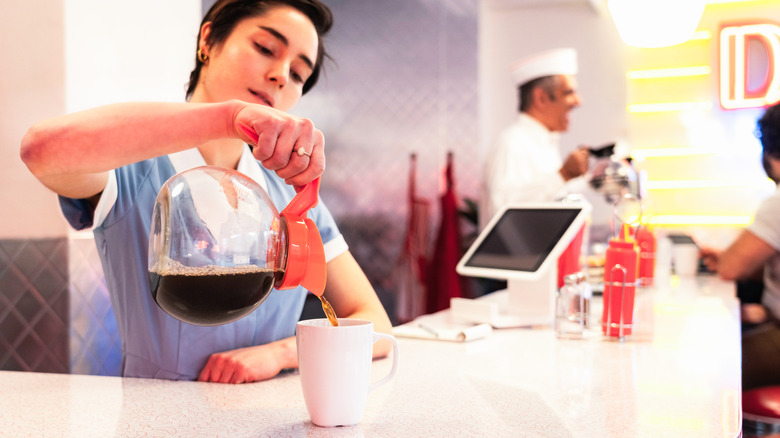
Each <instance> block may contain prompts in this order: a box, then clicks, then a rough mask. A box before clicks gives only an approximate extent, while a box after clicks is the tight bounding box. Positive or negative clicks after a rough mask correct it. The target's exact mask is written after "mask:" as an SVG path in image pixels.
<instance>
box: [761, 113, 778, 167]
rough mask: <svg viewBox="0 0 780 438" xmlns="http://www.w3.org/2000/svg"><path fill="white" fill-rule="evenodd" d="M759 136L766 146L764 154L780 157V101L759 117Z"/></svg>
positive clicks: (764, 146) (762, 143)
mask: <svg viewBox="0 0 780 438" xmlns="http://www.w3.org/2000/svg"><path fill="white" fill-rule="evenodd" d="M757 136H758V138H759V139H760V140H761V145H762V146H763V148H764V154H766V155H769V156H770V157H772V158H780V103H778V104H775V105H772V106H770V107H769V108H767V110H766V111H765V112H764V115H763V116H761V118H760V119H758V132H757Z"/></svg>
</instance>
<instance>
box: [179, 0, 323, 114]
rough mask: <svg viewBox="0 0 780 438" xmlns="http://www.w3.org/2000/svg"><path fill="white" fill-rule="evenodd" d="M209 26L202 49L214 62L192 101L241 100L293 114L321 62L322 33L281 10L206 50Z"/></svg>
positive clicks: (297, 14) (247, 22)
mask: <svg viewBox="0 0 780 438" xmlns="http://www.w3.org/2000/svg"><path fill="white" fill-rule="evenodd" d="M207 32H209V23H206V24H205V25H204V28H203V29H201V46H200V47H201V48H203V50H204V51H205V54H206V55H208V57H209V59H208V61H207V62H206V64H205V65H204V66H203V69H202V71H201V78H200V82H199V83H198V86H197V88H196V89H195V92H194V93H193V96H192V99H191V101H192V102H222V101H225V100H229V99H240V100H243V101H246V102H252V103H258V104H261V105H268V106H271V107H273V108H276V109H279V110H282V111H287V110H289V109H290V108H292V107H293V106H294V105H295V104H296V103H297V102H298V100H300V98H301V95H302V94H303V84H304V83H305V82H306V79H308V78H309V75H310V74H311V71H312V67H313V65H314V64H313V63H314V62H315V61H316V59H317V48H318V39H317V31H316V30H315V29H314V25H313V24H312V23H311V21H310V20H309V18H308V17H306V16H305V15H304V14H302V13H301V12H300V11H298V10H297V9H294V8H291V7H288V6H278V7H274V8H272V9H270V10H269V11H268V12H266V13H265V14H263V15H261V16H258V17H252V18H247V19H244V20H243V21H241V22H239V23H238V24H237V25H236V27H235V28H234V29H233V32H232V33H231V34H230V35H229V36H228V37H227V39H226V40H225V41H224V42H223V43H222V44H220V45H216V46H213V47H206V45H205V42H204V41H205V39H206V36H207V35H208V34H207Z"/></svg>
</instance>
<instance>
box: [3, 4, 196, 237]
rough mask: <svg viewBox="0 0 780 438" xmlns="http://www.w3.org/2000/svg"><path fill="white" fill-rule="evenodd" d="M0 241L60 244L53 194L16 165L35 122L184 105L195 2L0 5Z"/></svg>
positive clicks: (60, 229)
mask: <svg viewBox="0 0 780 438" xmlns="http://www.w3.org/2000/svg"><path fill="white" fill-rule="evenodd" d="M0 13H2V16H3V17H6V18H7V19H6V20H5V22H4V23H3V26H0V37H2V39H3V41H6V44H5V50H4V54H3V60H2V62H0V102H2V105H3V106H2V110H0V111H2V117H0V187H1V188H0V205H3V206H4V208H3V212H2V213H0V238H35V237H53V236H64V235H66V234H67V232H68V227H67V225H66V224H65V221H64V220H63V219H62V215H61V214H60V212H59V208H58V205H57V200H56V197H55V195H54V194H52V193H51V192H50V191H48V190H47V189H45V188H44V187H43V186H42V185H41V184H40V183H39V182H38V181H37V180H36V179H35V178H34V177H32V176H31V175H30V173H29V172H28V171H27V168H26V167H25V166H24V164H23V163H22V162H21V160H20V159H19V145H20V142H21V139H22V137H23V136H24V133H25V132H26V131H27V129H28V128H29V127H30V126H31V125H32V124H33V123H35V122H36V121H38V120H41V119H44V118H47V117H53V116H57V115H61V114H64V113H66V112H71V111H74V110H80V109H84V108H88V107H93V106H97V105H102V104H107V103H113V102H120V101H127V100H165V101H177V100H178V101H181V100H183V99H184V91H185V86H186V82H187V79H188V78H189V72H190V70H191V69H192V66H193V63H194V50H195V44H196V36H197V31H198V24H199V23H200V18H201V3H200V1H199V0H166V1H164V2H160V1H157V0H136V1H132V2H127V1H118V0H111V1H108V0H64V1H63V0H29V1H14V2H10V1H9V2H2V4H0Z"/></svg>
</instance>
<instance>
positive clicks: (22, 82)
mask: <svg viewBox="0 0 780 438" xmlns="http://www.w3.org/2000/svg"><path fill="white" fill-rule="evenodd" d="M62 10H63V5H62V1H61V0H30V1H7V2H0V16H2V17H5V20H3V25H2V26H0V39H2V41H5V44H4V45H3V46H4V50H3V58H2V60H1V61H0V104H2V108H0V112H1V113H0V114H2V116H0V205H2V206H3V208H2V212H0V238H6V237H39V236H62V235H64V234H65V225H64V221H63V220H62V219H61V218H60V216H61V215H60V214H59V212H58V211H57V203H56V198H55V197H54V195H53V194H51V193H50V192H49V191H48V190H46V189H45V188H44V187H43V186H42V185H41V184H40V183H38V181H37V180H36V179H35V178H33V177H32V176H31V175H30V173H29V172H28V171H27V167H25V165H24V163H22V161H21V159H19V144H20V142H21V139H22V136H24V133H25V132H26V131H27V128H28V127H29V126H30V125H32V124H33V123H34V122H35V121H36V120H39V119H42V118H45V117H50V116H54V115H57V114H61V113H62V112H63V111H64V109H65V56H64V50H65V46H64V44H63V38H62V35H63V32H64V23H63V20H62Z"/></svg>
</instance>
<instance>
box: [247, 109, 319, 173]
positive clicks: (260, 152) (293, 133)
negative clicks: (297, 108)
mask: <svg viewBox="0 0 780 438" xmlns="http://www.w3.org/2000/svg"><path fill="white" fill-rule="evenodd" d="M242 125H243V126H244V127H246V128H249V131H250V132H249V133H247V132H244V131H243V130H242V128H241V126H242ZM233 127H234V130H235V132H236V135H237V136H238V137H239V138H241V139H242V140H244V141H246V142H247V143H249V144H251V145H253V154H254V156H255V158H257V159H258V160H260V162H261V163H262V164H263V167H265V168H266V169H269V170H273V171H275V172H276V174H277V175H279V177H280V178H282V179H284V181H285V182H286V183H287V184H290V185H293V186H303V185H305V184H307V183H309V182H311V181H313V180H314V179H316V178H318V177H319V176H320V175H322V172H323V171H324V170H325V149H324V146H325V137H324V136H323V135H322V132H320V131H319V130H318V129H317V128H315V127H314V124H313V123H312V122H311V121H310V120H308V119H304V118H301V117H296V116H294V115H292V114H288V113H285V112H283V111H279V110H276V109H273V108H270V107H266V106H262V105H247V106H245V107H243V108H242V109H240V110H239V111H238V112H237V113H236V115H235V117H234V120H233ZM252 132H253V133H254V134H255V135H251V134H252ZM299 150H302V152H299Z"/></svg>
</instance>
